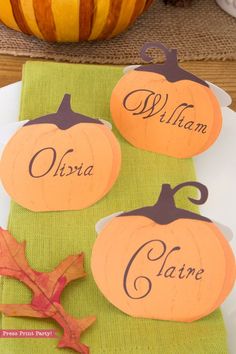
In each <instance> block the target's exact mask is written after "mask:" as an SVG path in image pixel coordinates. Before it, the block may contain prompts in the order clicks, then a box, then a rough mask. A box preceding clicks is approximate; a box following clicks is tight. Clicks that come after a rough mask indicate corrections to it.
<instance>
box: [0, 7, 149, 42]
mask: <svg viewBox="0 0 236 354" xmlns="http://www.w3.org/2000/svg"><path fill="white" fill-rule="evenodd" d="M152 1H153V0H80V1H79V0H67V1H58V0H43V1H42V0H0V21H1V22H3V23H4V24H5V25H6V26H8V27H10V28H13V29H15V30H17V31H21V32H23V33H26V34H29V35H31V34H32V35H34V36H36V37H38V38H40V39H45V40H47V41H53V42H78V41H82V40H94V39H106V38H111V37H114V36H115V35H117V34H119V33H120V32H122V31H124V30H126V29H127V28H128V27H129V26H130V25H131V24H132V23H133V22H134V21H135V20H136V18H137V17H138V16H140V15H141V14H142V13H143V12H144V11H145V10H146V9H147V8H148V6H149V5H150V4H151V3H152Z"/></svg>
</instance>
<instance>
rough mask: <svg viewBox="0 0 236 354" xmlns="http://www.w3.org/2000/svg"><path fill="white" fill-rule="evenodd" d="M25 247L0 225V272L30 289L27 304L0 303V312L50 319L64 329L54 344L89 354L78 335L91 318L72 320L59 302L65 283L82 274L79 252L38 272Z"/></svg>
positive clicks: (82, 256) (82, 353) (91, 320)
mask: <svg viewBox="0 0 236 354" xmlns="http://www.w3.org/2000/svg"><path fill="white" fill-rule="evenodd" d="M25 246H26V243H25V242H23V243H18V242H17V241H16V240H15V239H14V237H13V236H12V235H11V234H10V233H9V232H8V231H6V230H3V229H2V228H0V275H5V276H7V277H12V278H15V279H17V280H19V281H21V282H23V283H24V284H25V285H27V286H28V287H29V288H30V289H31V290H32V292H33V298H32V301H31V303H30V304H25V305H19V304H15V305H4V304H3V305H2V304H0V312H3V313H4V314H5V315H6V316H14V317H16V316H24V317H37V318H53V319H54V320H55V321H56V322H57V323H58V324H59V325H60V326H61V327H62V328H63V330H64V333H63V336H62V338H61V340H60V342H59V344H58V347H59V348H65V347H67V348H72V349H74V350H75V351H77V352H78V353H81V354H89V348H88V347H87V346H86V345H84V344H83V343H81V342H80V336H81V334H82V333H83V332H84V331H85V330H86V329H87V328H88V327H90V326H91V325H92V324H93V322H94V321H95V317H94V316H91V317H86V318H83V319H76V318H74V317H72V316H70V315H69V314H67V313H66V311H65V310H64V308H63V306H62V305H61V304H60V296H61V294H62V292H63V290H64V289H65V287H66V285H67V284H69V283H70V282H71V281H72V280H76V279H79V278H83V277H84V276H85V275H86V274H85V273H84V266H83V264H84V255H83V253H81V254H79V255H75V256H69V257H67V258H66V259H65V260H64V261H62V262H61V263H60V264H59V265H58V266H57V267H56V268H55V269H54V270H53V271H52V272H49V273H42V272H37V271H35V270H34V269H32V268H31V267H30V265H29V263H28V261H27V259H26V256H25Z"/></svg>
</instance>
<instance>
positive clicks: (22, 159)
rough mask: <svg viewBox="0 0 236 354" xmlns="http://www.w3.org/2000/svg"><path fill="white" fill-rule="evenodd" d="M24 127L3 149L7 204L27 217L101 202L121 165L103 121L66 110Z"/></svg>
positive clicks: (0, 166) (65, 106)
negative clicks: (22, 210)
mask: <svg viewBox="0 0 236 354" xmlns="http://www.w3.org/2000/svg"><path fill="white" fill-rule="evenodd" d="M70 99H71V97H70V95H68V94H66V95H65V96H64V99H63V101H62V103H61V105H60V107H59V109H58V111H57V113H52V114H48V115H46V116H43V117H39V118H36V119H34V120H31V121H27V122H26V123H25V124H24V125H23V126H22V127H20V128H19V129H18V130H17V131H16V133H15V134H14V135H13V136H12V137H11V139H10V140H9V141H8V143H7V144H6V146H5V148H4V150H3V153H2V157H1V160H0V178H1V180H2V183H3V186H4V188H5V190H6V191H7V193H8V194H9V195H10V196H11V198H12V199H13V200H14V201H16V202H17V203H18V204H20V205H21V206H23V207H25V208H27V209H30V210H32V211H53V210H55V211H56V210H79V209H82V208H86V207H89V206H90V205H92V204H94V203H95V202H97V201H98V200H99V199H101V198H102V197H103V196H105V195H106V194H107V193H108V192H109V190H110V189H111V188H112V186H113V184H114V183H115V181H116V179H117V177H118V174H119V170H120V165H121V151H120V145H119V143H118V141H117V139H116V138H115V136H114V134H113V133H112V131H111V129H110V127H109V126H108V125H107V124H105V122H104V121H102V120H98V119H93V118H90V117H86V116H84V115H81V114H79V113H75V112H73V111H72V110H71V106H70Z"/></svg>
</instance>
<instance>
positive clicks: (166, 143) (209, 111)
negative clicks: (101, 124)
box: [111, 43, 222, 158]
mask: <svg viewBox="0 0 236 354" xmlns="http://www.w3.org/2000/svg"><path fill="white" fill-rule="evenodd" d="M153 47H154V48H159V49H161V50H162V51H163V52H164V53H165V55H166V61H165V63H164V64H149V65H142V66H139V67H137V68H136V69H135V70H133V71H130V72H128V73H127V74H125V75H124V76H123V78H121V80H120V81H119V82H118V83H117V85H116V87H115V88H114V90H113V92H112V96H111V114H112V118H113V121H114V123H115V125H116V127H117V128H118V130H119V131H120V133H121V135H123V136H124V138H125V139H127V140H128V142H130V143H131V144H133V145H134V146H136V147H137V148H141V149H144V150H149V151H153V152H157V153H160V154H165V155H169V156H173V157H178V158H186V157H192V156H195V155H198V154H200V153H201V152H203V151H205V150H206V149H208V148H209V147H210V146H211V145H212V144H213V143H214V141H215V140H216V139H217V137H218V135H219V133H220V130H221V126H222V114H221V109H220V106H219V104H218V101H217V99H216V97H215V96H214V94H213V92H212V91H211V89H210V88H209V87H208V84H207V83H206V82H205V81H203V80H201V79H199V78H197V77H196V76H194V75H193V74H191V73H189V72H187V71H185V70H183V69H181V68H180V67H179V66H178V62H177V51H176V50H174V49H167V48H166V47H165V46H164V45H163V44H161V43H147V44H146V45H144V47H143V49H142V52H141V56H142V58H143V60H146V61H148V62H150V61H151V58H150V57H149V56H148V55H147V54H146V51H147V50H148V49H150V48H153Z"/></svg>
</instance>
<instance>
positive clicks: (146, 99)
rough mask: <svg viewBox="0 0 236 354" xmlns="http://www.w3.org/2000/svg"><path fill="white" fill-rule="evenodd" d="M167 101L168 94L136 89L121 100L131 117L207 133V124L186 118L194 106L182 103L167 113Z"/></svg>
mask: <svg viewBox="0 0 236 354" xmlns="http://www.w3.org/2000/svg"><path fill="white" fill-rule="evenodd" d="M169 99H170V98H169V95H168V94H160V93H156V92H155V91H152V90H147V89H138V90H134V91H131V92H130V93H128V95H127V96H126V97H125V98H124V100H123V106H124V108H125V109H126V110H127V111H129V112H132V114H133V116H141V117H142V118H143V119H150V118H152V117H156V118H158V121H159V123H162V124H170V125H172V126H176V127H177V128H182V129H185V130H188V131H194V132H197V133H201V134H206V133H207V124H203V123H201V122H195V121H193V120H189V119H188V118H187V117H186V115H188V113H189V112H190V111H192V110H193V109H194V105H192V104H189V103H186V102H183V103H181V104H179V105H178V106H176V107H175V108H174V109H173V110H172V111H171V112H167V107H168V102H169Z"/></svg>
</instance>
